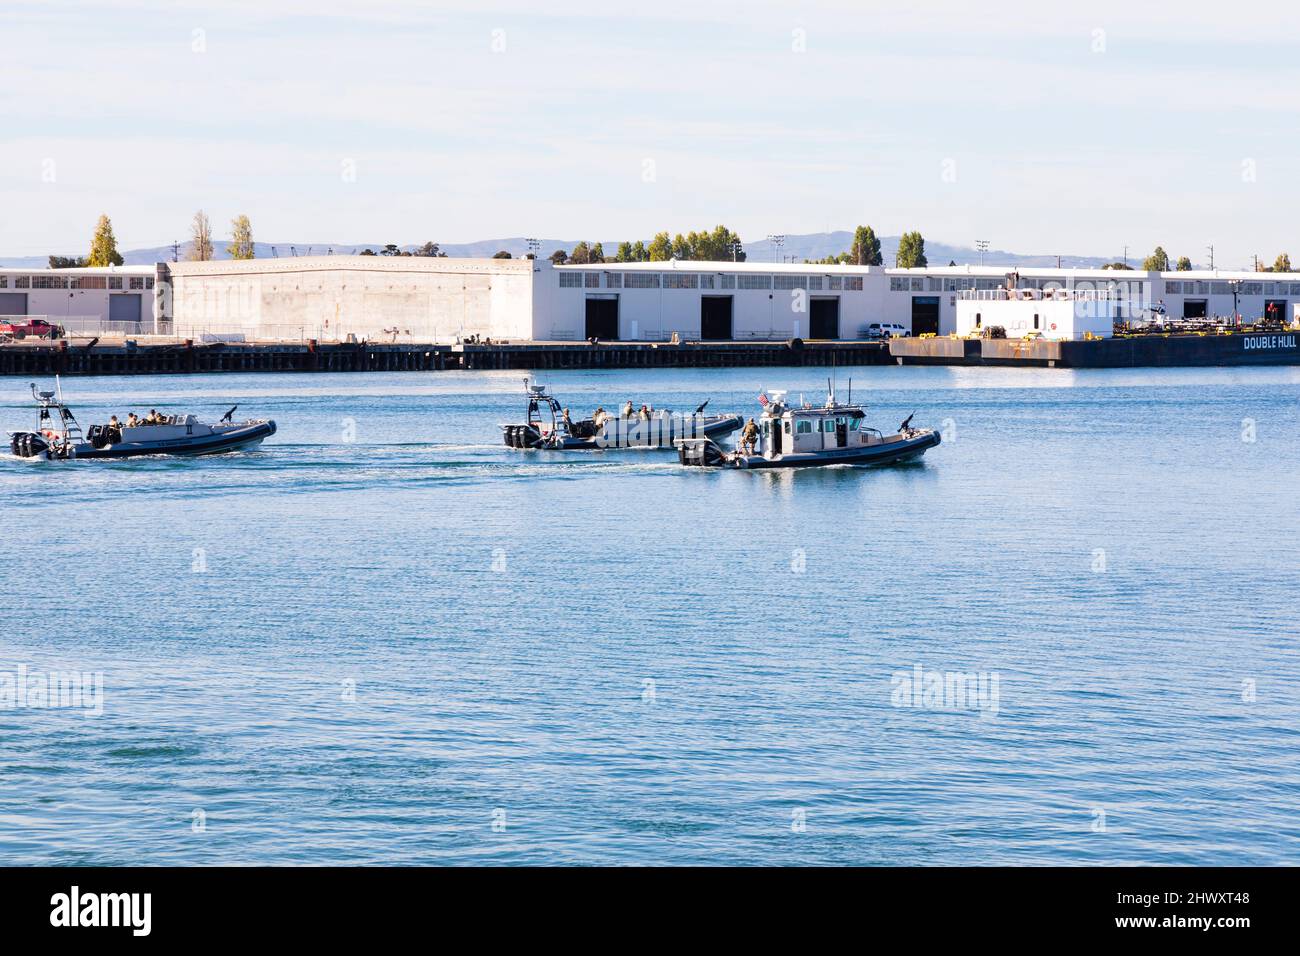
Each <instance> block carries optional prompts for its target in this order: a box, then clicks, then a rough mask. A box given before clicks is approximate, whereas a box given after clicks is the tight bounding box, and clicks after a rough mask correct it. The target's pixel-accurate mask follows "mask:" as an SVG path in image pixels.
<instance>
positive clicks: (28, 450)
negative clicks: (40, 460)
mask: <svg viewBox="0 0 1300 956" xmlns="http://www.w3.org/2000/svg"><path fill="white" fill-rule="evenodd" d="M9 448H10V450H11V451H12V452H13V453H14V454H15V455H17V456H18V457H19V458H35V457H36V456H37V455H45V454H48V452H49V450H50V443H49V442H48V441H46V440H45V436H44V435H42V434H41V433H40V432H14V435H13V438H11V439H10V440H9Z"/></svg>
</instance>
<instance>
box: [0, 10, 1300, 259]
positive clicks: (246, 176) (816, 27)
mask: <svg viewBox="0 0 1300 956" xmlns="http://www.w3.org/2000/svg"><path fill="white" fill-rule="evenodd" d="M621 6H623V5H620V4H592V3H571V2H562V0H561V2H557V0H549V2H534V3H514V2H510V3H507V2H493V0H474V2H460V0H452V2H438V3H416V2H414V0H408V2H401V3H399V2H390V0H360V2H358V0H351V2H347V3H336V2H333V0H319V2H303V0H262V2H258V3H252V2H245V0H224V2H221V3H200V2H184V0H169V2H166V3H153V2H143V0H141V2H95V3H60V2H57V0H55V2H51V0H41V2H31V0H6V3H5V7H4V12H3V13H2V14H0V24H3V36H4V37H5V59H4V64H3V72H4V77H5V82H4V83H3V84H0V202H2V203H3V215H2V216H0V254H4V255H30V254H44V253H48V252H54V251H58V252H82V251H84V249H85V248H86V247H87V245H88V241H89V236H90V232H91V229H92V227H93V224H94V220H95V218H96V216H97V215H98V214H99V213H100V212H107V213H108V214H109V215H110V216H111V217H112V219H113V223H114V226H115V228H116V231H117V235H118V239H119V242H120V244H121V246H122V247H123V248H134V247H141V246H152V245H162V244H164V243H169V242H171V241H172V240H174V239H184V238H185V236H186V231H187V224H188V221H189V219H190V217H191V215H192V214H193V212H194V210H195V209H196V208H199V207H202V208H203V209H205V210H206V211H207V212H208V214H209V215H210V216H211V218H212V220H213V223H214V225H215V226H216V228H217V233H218V235H219V236H224V235H225V234H226V233H227V231H228V224H229V220H230V219H231V217H233V216H234V215H236V214H238V213H247V214H248V215H249V216H250V217H251V218H252V221H253V226H254V232H255V234H256V236H257V238H259V239H263V240H267V241H317V242H319V241H333V242H340V243H347V242H385V241H392V242H399V243H407V242H418V241H424V240H426V239H433V240H435V241H443V242H455V241H468V240H474V239H488V238H495V237H501V236H509V235H539V236H554V237H572V238H580V237H584V236H585V237H590V238H593V239H596V238H599V239H605V240H608V239H611V238H619V237H624V236H626V237H631V238H635V237H648V236H649V235H651V234H652V233H654V232H655V231H657V230H660V229H668V230H671V231H679V230H680V231H687V230H689V229H691V228H697V227H701V226H707V225H712V224H716V223H718V222H723V223H726V224H727V225H729V226H731V227H732V228H734V229H736V230H737V231H738V232H739V233H740V234H741V236H742V237H744V238H748V239H756V238H762V237H763V236H764V235H766V234H767V233H772V232H781V233H789V234H794V233H804V232H820V231H823V230H826V229H828V228H829V229H842V228H852V227H853V226H854V225H855V224H857V223H860V222H866V223H870V224H871V225H873V226H874V227H875V228H876V230H877V232H880V233H883V234H892V233H897V232H900V231H902V230H904V229H912V228H916V229H920V230H921V231H922V232H923V233H924V234H925V235H926V236H927V237H929V238H932V239H935V240H942V241H945V242H954V243H961V244H971V243H972V242H973V240H975V239H976V238H988V239H990V240H991V241H992V244H993V246H994V248H1005V249H1010V250H1013V251H1017V252H1027V253H1043V254H1047V253H1062V254H1072V253H1075V254H1091V255H1111V254H1114V255H1118V254H1119V253H1120V251H1121V249H1122V247H1123V246H1124V245H1125V244H1127V245H1128V247H1129V254H1130V257H1134V256H1139V255H1141V254H1144V253H1145V252H1147V251H1149V250H1150V248H1151V247H1153V246H1154V245H1155V244H1156V243H1161V244H1163V245H1164V246H1165V248H1166V249H1167V250H1168V251H1169V252H1170V254H1171V255H1179V254H1187V255H1190V256H1191V257H1192V258H1193V259H1194V260H1195V261H1197V262H1202V261H1203V260H1204V259H1205V255H1206V254H1205V248H1204V247H1205V246H1206V245H1207V243H1210V242H1213V243H1214V244H1215V246H1216V249H1217V255H1216V258H1217V261H1218V264H1219V265H1220V266H1225V267H1226V266H1239V265H1242V264H1243V263H1246V262H1248V261H1249V258H1250V256H1251V255H1252V254H1255V253H1258V254H1259V255H1260V256H1262V257H1264V256H1266V257H1267V258H1268V259H1269V260H1270V261H1271V260H1272V258H1273V256H1275V255H1276V254H1277V252H1279V251H1281V250H1283V249H1286V250H1288V251H1290V252H1291V254H1292V256H1293V258H1300V233H1297V228H1298V226H1297V223H1296V215H1295V214H1296V211H1297V209H1300V201H1298V200H1300V176H1298V175H1297V173H1298V172H1300V123H1297V121H1296V120H1297V106H1298V105H1300V65H1297V63H1296V60H1297V55H1296V51H1297V49H1300V12H1297V11H1298V8H1297V6H1296V5H1295V4H1285V5H1284V4H1280V3H1275V4H1259V5H1255V6H1253V7H1241V8H1237V7H1233V6H1231V5H1225V4H1222V3H1209V2H1197V3H1183V4H1162V5H1160V9H1159V10H1158V11H1157V10H1156V9H1154V8H1151V9H1148V6H1147V5H1143V4H1136V3H1131V2H1128V3H1112V2H1093V3H1087V4H1068V5H1051V4H1044V3H1042V2H1023V3H1022V2H1007V3H997V2H995V3H991V4H971V3H946V2H941V3H928V4H924V5H918V7H917V9H915V10H913V9H901V8H902V7H904V6H905V5H904V4H899V3H893V4H889V5H884V4H868V3H861V2H843V3H840V2H807V3H798V2H779V3H769V2H762V0H758V2H755V0H746V2H739V0H723V2H716V0H715V2H709V0H694V2H674V0H669V2H662V0H661V2H656V3H651V4H644V5H642V6H643V7H644V8H645V9H646V10H647V11H648V12H645V13H642V14H638V15H626V14H622V13H619V12H617V11H618V9H619V8H620V7H621ZM908 6H910V5H908ZM1057 7H1060V9H1057ZM196 31H199V32H196ZM800 31H802V32H800ZM348 162H351V163H352V164H353V167H354V168H355V171H356V175H355V181H348V177H346V176H345V175H344V172H345V169H346V168H347V167H346V166H345V164H346V163H348ZM650 164H652V166H651V165H650ZM648 170H649V171H651V172H652V173H653V175H652V176H650V175H649V174H648V172H647V171H648ZM50 179H52V180H53V181H47V180H50Z"/></svg>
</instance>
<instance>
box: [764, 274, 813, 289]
mask: <svg viewBox="0 0 1300 956" xmlns="http://www.w3.org/2000/svg"><path fill="white" fill-rule="evenodd" d="M772 288H773V289H778V290H781V291H785V292H788V291H789V290H791V289H806V288H808V284H807V283H806V282H805V281H804V277H803V276H773V278H772Z"/></svg>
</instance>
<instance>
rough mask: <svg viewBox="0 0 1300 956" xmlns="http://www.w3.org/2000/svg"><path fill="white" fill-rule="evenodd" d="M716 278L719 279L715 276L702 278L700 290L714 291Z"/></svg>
mask: <svg viewBox="0 0 1300 956" xmlns="http://www.w3.org/2000/svg"><path fill="white" fill-rule="evenodd" d="M715 278H717V277H716V276H713V275H707V276H700V288H701V289H712V288H713V280H714V279H715Z"/></svg>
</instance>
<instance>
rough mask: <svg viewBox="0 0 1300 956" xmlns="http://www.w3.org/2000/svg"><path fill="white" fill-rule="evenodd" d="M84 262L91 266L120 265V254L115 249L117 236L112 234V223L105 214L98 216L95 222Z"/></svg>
mask: <svg viewBox="0 0 1300 956" xmlns="http://www.w3.org/2000/svg"><path fill="white" fill-rule="evenodd" d="M86 264H87V265H91V266H120V265H121V264H122V256H121V255H120V254H119V253H118V251H117V238H116V237H115V236H114V235H113V223H112V222H110V221H109V218H108V217H107V216H100V217H99V222H97V223H95V235H94V237H93V238H92V239H91V240H90V255H88V256H87V257H86Z"/></svg>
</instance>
